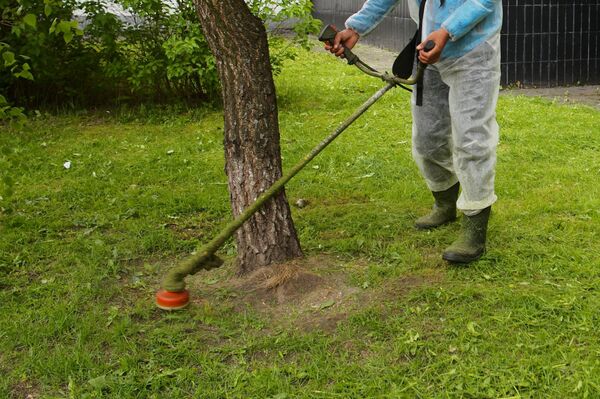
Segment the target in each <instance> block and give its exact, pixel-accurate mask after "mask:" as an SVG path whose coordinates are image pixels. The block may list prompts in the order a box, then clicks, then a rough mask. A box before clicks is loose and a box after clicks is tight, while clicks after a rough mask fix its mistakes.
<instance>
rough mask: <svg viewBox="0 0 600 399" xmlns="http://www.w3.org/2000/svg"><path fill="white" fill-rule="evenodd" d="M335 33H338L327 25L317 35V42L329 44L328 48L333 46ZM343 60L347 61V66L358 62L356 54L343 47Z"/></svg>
mask: <svg viewBox="0 0 600 399" xmlns="http://www.w3.org/2000/svg"><path fill="white" fill-rule="evenodd" d="M337 33H338V31H337V30H336V29H335V28H334V27H333V26H332V25H327V26H326V27H325V28H323V30H322V31H321V34H320V35H319V40H320V41H322V42H324V43H327V44H329V45H330V46H333V41H334V39H335V35H337ZM342 47H344V45H342ZM344 58H346V60H347V61H348V65H353V64H355V63H356V61H358V57H357V56H356V54H354V53H353V52H352V51H350V49H349V48H347V47H344Z"/></svg>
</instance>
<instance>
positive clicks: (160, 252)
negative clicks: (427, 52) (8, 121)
mask: <svg viewBox="0 0 600 399" xmlns="http://www.w3.org/2000/svg"><path fill="white" fill-rule="evenodd" d="M381 86H382V83H381V82H379V81H377V80H375V79H373V78H369V77H366V76H363V75H361V74H360V72H358V71H356V70H355V69H354V68H351V67H348V66H346V65H345V64H344V63H342V62H339V61H337V60H335V59H333V57H330V56H327V55H325V54H313V53H305V54H303V55H302V56H301V57H300V58H299V59H298V60H297V61H295V62H293V63H290V64H289V65H288V66H287V68H286V69H285V70H284V72H283V73H282V75H281V76H279V77H278V78H277V89H278V95H279V107H280V122H281V134H282V150H283V156H284V167H286V168H289V167H290V166H291V165H293V164H294V163H295V162H296V161H297V160H298V159H300V158H301V157H302V156H303V155H304V154H305V153H307V152H308V151H309V150H310V149H311V148H312V147H313V146H314V145H315V144H316V143H318V142H319V141H320V140H321V139H322V138H323V137H324V136H325V135H327V134H328V133H329V132H330V131H331V130H332V129H334V128H335V127H336V126H337V124H338V123H339V122H341V121H342V120H343V119H344V118H345V117H346V116H347V115H349V114H350V113H351V112H352V111H353V109H354V108H356V107H357V106H358V105H359V104H360V103H362V102H363V101H364V100H365V99H366V98H368V97H369V96H370V95H371V93H373V92H374V91H376V90H377V89H378V88H379V87H381ZM113 114H114V115H113ZM498 120H499V123H500V125H501V143H500V146H499V150H498V168H497V172H498V173H497V193H498V196H499V201H498V203H497V204H496V205H495V206H494V209H493V216H492V219H491V222H490V233H489V245H488V252H487V254H486V256H485V257H484V258H483V259H482V260H481V261H479V262H477V263H475V264H473V265H471V266H470V267H455V266H450V265H447V264H446V263H444V262H443V261H442V260H441V258H440V255H441V252H442V251H443V249H444V248H445V246H447V245H448V244H449V243H450V242H452V240H453V239H454V238H455V236H456V234H457V232H458V224H456V223H455V224H452V225H450V226H446V227H443V228H441V229H439V230H436V231H431V232H426V231H416V230H415V229H414V228H413V227H412V224H413V221H414V219H415V217H417V216H418V215H421V214H422V213H424V212H426V211H427V210H428V209H429V207H430V205H431V198H430V193H429V192H428V191H427V189H426V187H425V185H424V183H423V181H422V179H421V178H420V176H419V174H418V171H417V169H416V166H415V165H414V163H413V161H412V159H411V151H410V126H411V121H410V110H409V95H408V93H406V92H403V91H402V90H395V91H393V92H391V93H389V94H388V95H386V96H385V97H384V98H383V99H382V100H381V101H380V102H379V103H377V104H376V105H375V106H374V107H373V108H372V109H371V111H369V112H368V114H367V115H365V116H364V117H363V118H362V119H359V121H358V122H356V123H355V124H354V125H353V126H352V127H351V128H350V129H349V130H348V131H347V132H346V133H344V135H342V136H341V137H340V138H339V139H338V140H337V141H336V142H335V143H334V144H333V145H332V146H331V148H328V149H327V150H326V151H325V152H324V153H323V154H321V155H320V156H319V157H318V158H317V159H315V161H313V163H312V164H311V165H309V167H308V168H307V170H305V171H303V172H302V173H301V174H300V175H299V176H298V177H297V178H296V179H295V180H293V181H292V182H290V184H289V186H288V189H287V192H288V197H289V199H290V202H295V201H296V200H297V199H299V198H302V199H305V200H306V201H307V202H308V205H307V206H306V207H303V208H301V209H300V208H294V220H295V223H296V227H297V229H298V232H299V235H300V237H301V242H302V246H303V249H304V250H305V253H306V255H307V257H306V260H304V261H303V262H300V264H301V267H302V270H303V271H304V274H303V275H302V276H303V279H304V280H302V279H299V281H300V280H302V281H303V282H304V283H306V284H305V286H307V287H309V288H310V289H307V290H306V292H304V293H302V292H300V293H299V292H296V291H294V290H293V289H291V288H290V289H288V288H289V287H288V288H286V287H283V286H280V287H274V288H273V287H271V288H269V287H267V288H265V287H264V286H261V285H260V284H254V285H252V283H253V282H252V281H249V280H242V279H240V278H237V277H236V276H235V266H234V264H233V260H234V258H235V247H234V245H233V243H229V244H228V245H227V246H226V247H225V248H223V250H222V253H221V255H222V256H223V257H224V258H226V259H227V260H228V262H227V263H226V265H225V266H224V267H223V268H221V269H217V270H213V271H209V272H202V273H199V274H198V275H196V276H194V277H191V278H188V280H187V281H188V285H189V286H190V289H191V293H192V295H193V297H194V300H193V303H192V304H191V306H190V307H189V308H188V309H186V310H185V311H182V312H175V313H165V312H162V311H160V310H158V309H156V308H155V307H154V304H153V295H154V293H155V291H156V289H157V288H158V286H159V282H160V280H161V277H162V276H163V274H164V272H165V271H166V270H167V269H168V268H169V267H171V266H172V265H173V264H174V262H176V261H177V260H178V259H181V258H182V257H185V256H186V255H187V254H189V253H190V252H192V251H193V250H194V248H196V247H197V245H198V243H199V242H200V243H202V242H206V241H208V240H209V239H210V238H211V237H212V236H213V235H214V234H215V233H216V232H217V231H218V230H219V228H220V227H221V226H223V225H224V224H225V223H226V222H227V221H228V220H229V217H230V212H229V204H228V193H227V186H226V177H225V175H224V173H223V150H222V133H223V132H222V117H221V114H220V111H219V110H216V109H208V108H207V109H200V110H198V111H195V112H193V113H187V114H178V113H173V112H172V113H160V112H146V113H144V112H143V111H140V112H138V113H136V114H127V113H125V112H113V113H112V114H110V115H109V114H106V115H104V114H102V115H101V114H98V113H95V114H82V115H67V116H45V117H41V118H38V119H37V120H34V121H32V122H31V124H30V129H29V130H28V131H26V132H22V133H16V132H10V131H6V129H5V130H4V131H3V132H2V134H0V147H2V148H5V149H10V150H8V151H4V155H0V157H1V158H0V170H1V173H4V174H5V175H6V174H7V173H9V174H10V175H11V176H12V180H13V181H14V184H13V185H12V191H13V193H12V195H10V194H11V193H10V192H9V191H11V190H8V189H7V186H6V185H5V188H4V191H3V192H2V193H0V195H2V199H0V397H1V398H5V397H6V398H26V397H32V398H38V397H43V398H54V397H60V398H63V397H69V398H100V397H103V398H104V397H107V398H190V397H194V398H249V397H253V398H279V399H281V398H300V397H302V398H351V397H353V398H365V397H382V398H402V397H406V398H414V397H420V398H445V397H472V398H501V397H504V398H506V397H513V398H521V397H523V398H528V397H531V398H542V397H551V398H579V397H581V398H584V397H589V398H598V397H600V332H599V331H600V185H599V184H598V182H599V181H600V112H599V111H597V110H594V109H592V108H588V107H583V106H580V107H577V106H559V105H555V104H552V103H551V102H549V101H546V100H542V99H530V98H521V97H508V96H507V97H501V99H500V103H499V107H498ZM67 161H70V168H69V169H66V168H65V166H64V163H65V162H67ZM253 278H255V279H257V278H258V277H257V276H254V277H253ZM249 287H250V288H252V289H249ZM292 288H293V287H292ZM28 395H31V396H28Z"/></svg>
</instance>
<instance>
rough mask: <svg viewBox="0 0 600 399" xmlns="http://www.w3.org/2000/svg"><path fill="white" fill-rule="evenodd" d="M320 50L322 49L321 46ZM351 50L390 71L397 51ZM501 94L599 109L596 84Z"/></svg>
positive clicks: (599, 88)
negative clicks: (541, 98)
mask: <svg viewBox="0 0 600 399" xmlns="http://www.w3.org/2000/svg"><path fill="white" fill-rule="evenodd" d="M321 51H324V50H323V49H322V48H321ZM353 51H354V52H355V53H356V55H358V56H359V58H360V59H362V60H363V61H365V62H366V63H367V64H369V65H371V66H372V67H374V68H375V69H378V70H380V71H390V72H391V70H392V65H393V63H394V60H395V59H396V56H397V53H394V52H391V51H388V50H384V49H381V48H378V47H374V46H369V45H366V44H360V43H359V44H358V45H357V46H356V47H355V49H354V50H353ZM501 94H502V95H516V96H518V95H523V96H530V97H544V98H548V99H550V100H554V101H557V102H560V103H563V104H586V105H590V106H592V107H596V108H597V109H600V86H598V85H596V86H571V87H549V88H514V89H503V90H502V91H501Z"/></svg>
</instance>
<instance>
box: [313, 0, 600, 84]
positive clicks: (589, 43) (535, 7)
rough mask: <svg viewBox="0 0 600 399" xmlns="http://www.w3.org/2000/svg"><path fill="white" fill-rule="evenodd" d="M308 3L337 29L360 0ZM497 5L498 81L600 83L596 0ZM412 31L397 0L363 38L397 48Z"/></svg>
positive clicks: (510, 0)
mask: <svg viewBox="0 0 600 399" xmlns="http://www.w3.org/2000/svg"><path fill="white" fill-rule="evenodd" d="M430 1H435V0H430ZM313 2H314V5H315V8H314V10H315V11H314V14H315V17H317V18H319V19H321V20H322V21H323V22H324V23H334V24H335V25H337V26H338V27H343V26H344V21H345V20H346V18H348V17H349V16H350V15H351V14H352V13H354V12H356V10H358V9H360V7H361V6H362V4H363V2H364V1H363V0H314V1H313ZM503 8H504V24H503V27H502V46H501V49H502V84H503V85H510V84H515V83H517V82H520V83H521V84H524V85H527V86H559V85H574V84H599V83H600V0H573V1H566V0H504V1H503ZM415 29H416V26H415V24H414V22H413V21H412V19H410V16H409V14H408V7H407V5H406V1H401V2H399V5H398V6H397V7H396V8H395V9H394V10H393V11H392V12H391V13H390V14H389V15H388V16H387V17H386V18H385V20H384V21H383V22H382V23H381V24H380V25H379V26H378V27H377V29H376V30H375V31H373V32H372V33H371V34H370V35H368V36H366V37H365V38H364V42H366V43H369V44H373V45H376V46H379V47H383V48H386V49H390V50H394V51H399V50H401V49H402V48H403V47H404V46H405V45H406V43H407V42H408V41H409V40H410V38H411V37H412V35H413V34H414V31H415Z"/></svg>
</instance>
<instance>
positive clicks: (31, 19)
mask: <svg viewBox="0 0 600 399" xmlns="http://www.w3.org/2000/svg"><path fill="white" fill-rule="evenodd" d="M23 22H25V23H26V24H27V25H29V26H31V27H32V28H35V27H36V26H37V18H36V17H35V15H34V14H27V15H25V16H24V17H23Z"/></svg>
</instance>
